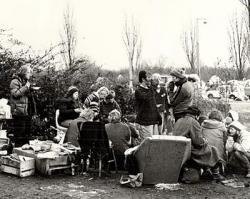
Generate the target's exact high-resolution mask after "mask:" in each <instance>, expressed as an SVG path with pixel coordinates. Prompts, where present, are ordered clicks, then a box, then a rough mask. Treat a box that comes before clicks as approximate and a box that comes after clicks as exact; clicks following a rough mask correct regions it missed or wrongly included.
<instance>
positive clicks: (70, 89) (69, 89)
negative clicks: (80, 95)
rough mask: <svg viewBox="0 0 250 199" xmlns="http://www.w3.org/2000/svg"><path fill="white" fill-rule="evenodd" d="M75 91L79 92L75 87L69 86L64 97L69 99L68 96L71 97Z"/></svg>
mask: <svg viewBox="0 0 250 199" xmlns="http://www.w3.org/2000/svg"><path fill="white" fill-rule="evenodd" d="M77 91H79V90H78V88H77V87H75V86H70V87H69V88H68V91H67V94H66V96H67V97H70V96H72V95H73V94H74V93H75V92H77Z"/></svg>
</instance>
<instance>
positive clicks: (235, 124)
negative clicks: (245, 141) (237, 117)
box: [228, 121, 246, 131]
mask: <svg viewBox="0 0 250 199" xmlns="http://www.w3.org/2000/svg"><path fill="white" fill-rule="evenodd" d="M228 127H233V128H235V129H237V130H238V131H241V130H244V129H246V127H245V126H244V125H242V124H241V123H240V122H239V121H233V122H232V123H231V124H229V126H228Z"/></svg>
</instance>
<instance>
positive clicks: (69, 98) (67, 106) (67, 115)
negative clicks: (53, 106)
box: [58, 86, 82, 128]
mask: <svg viewBox="0 0 250 199" xmlns="http://www.w3.org/2000/svg"><path fill="white" fill-rule="evenodd" d="M78 96H79V91H78V88H77V87H75V86H70V87H69V88H68V91H67V93H66V95H65V97H64V98H62V99H61V100H60V101H59V110H60V114H59V118H58V122H59V124H60V125H61V126H63V127H66V128H68V127H69V125H70V123H71V121H72V120H74V119H76V118H78V117H79V114H80V112H81V110H82V109H81V108H80V102H79V98H78Z"/></svg>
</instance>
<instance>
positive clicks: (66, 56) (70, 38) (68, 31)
mask: <svg viewBox="0 0 250 199" xmlns="http://www.w3.org/2000/svg"><path fill="white" fill-rule="evenodd" d="M63 19H64V23H63V31H62V32H61V33H60V36H61V41H62V52H61V53H62V58H63V61H64V64H65V66H66V67H67V68H72V67H73V65H74V64H75V59H76V58H75V48H76V30H75V26H74V20H73V11H72V10H70V8H69V6H68V7H67V9H66V10H65V12H64V14H63Z"/></svg>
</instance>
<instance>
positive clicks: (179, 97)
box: [170, 70, 194, 122]
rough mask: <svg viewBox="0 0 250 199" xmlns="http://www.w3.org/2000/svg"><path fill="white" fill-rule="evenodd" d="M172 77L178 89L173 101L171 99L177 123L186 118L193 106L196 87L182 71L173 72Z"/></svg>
mask: <svg viewBox="0 0 250 199" xmlns="http://www.w3.org/2000/svg"><path fill="white" fill-rule="evenodd" d="M170 75H171V76H172V79H173V82H174V84H175V86H176V87H177V89H176V91H175V92H174V94H173V96H172V99H170V105H171V107H172V108H173V114H174V118H175V122H177V120H178V119H180V118H182V117H184V116H185V112H186V110H187V109H188V107H189V106H191V105H192V104H193V97H194V87H193V85H192V83H191V82H188V81H187V78H186V76H184V75H183V74H182V73H181V72H180V71H178V70H173V71H172V72H171V73H170Z"/></svg>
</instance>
